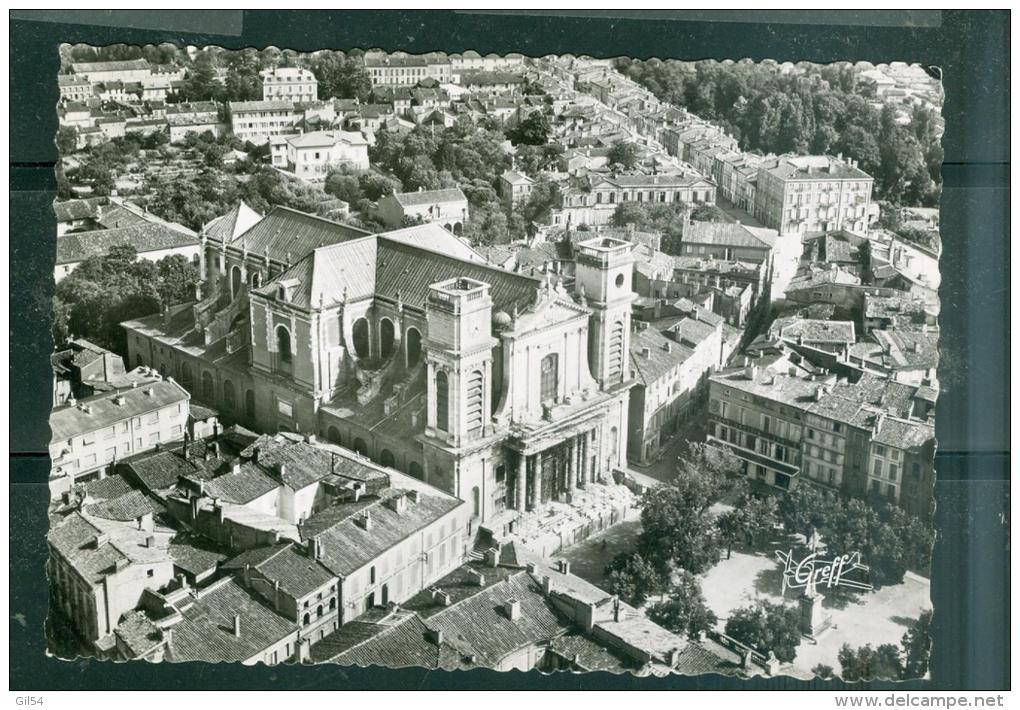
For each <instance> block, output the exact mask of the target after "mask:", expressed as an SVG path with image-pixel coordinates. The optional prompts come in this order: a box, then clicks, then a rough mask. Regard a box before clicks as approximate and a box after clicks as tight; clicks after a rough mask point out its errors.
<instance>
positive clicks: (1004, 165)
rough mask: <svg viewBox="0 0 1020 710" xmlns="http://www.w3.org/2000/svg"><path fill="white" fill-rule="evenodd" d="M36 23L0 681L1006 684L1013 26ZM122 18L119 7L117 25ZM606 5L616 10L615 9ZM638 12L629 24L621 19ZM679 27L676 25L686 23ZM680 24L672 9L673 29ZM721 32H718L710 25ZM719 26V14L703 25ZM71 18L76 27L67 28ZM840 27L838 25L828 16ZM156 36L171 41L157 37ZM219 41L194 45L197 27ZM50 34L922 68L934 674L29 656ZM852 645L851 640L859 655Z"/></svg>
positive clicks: (25, 45)
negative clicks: (930, 262) (937, 354)
mask: <svg viewBox="0 0 1020 710" xmlns="http://www.w3.org/2000/svg"><path fill="white" fill-rule="evenodd" d="M32 12H33V11H18V12H17V13H13V12H12V21H11V24H10V27H11V31H10V62H11V63H10V66H11V74H10V77H11V79H10V85H11V93H10V106H11V123H10V146H11V157H10V160H11V163H10V166H9V170H10V177H11V192H10V196H9V200H10V215H11V217H10V234H11V238H10V244H9V250H10V269H11V281H10V289H11V292H10V299H11V302H10V316H11V337H10V355H11V363H10V382H11V395H10V396H11V400H10V408H9V411H10V422H11V424H10V436H11V452H10V471H11V475H10V483H9V489H10V523H9V524H10V562H9V564H10V585H11V588H10V609H11V611H10V614H11V618H10V629H11V631H10V687H11V689H23V690H75V689H132V690H157V689H234V688H243V689H250V690H259V689H397V688H400V689H488V688H499V689H522V688H525V687H526V688H534V689H605V690H610V689H621V690H623V689H636V688H647V689H730V688H746V689H764V688H772V689H843V688H860V689H864V688H867V689H893V688H897V689H903V690H908V689H916V690H920V689H932V690H934V689H1003V688H1008V687H1009V650H1010V649H1009V628H1010V605H1009V549H1008V547H1009V518H1008V516H1009V474H1008V471H1009V438H1008V435H1009V409H1008V404H1007V403H1008V391H1009V365H1008V358H1009V339H1008V334H1009V321H1008V317H1009V256H1010V253H1009V240H1008V238H1007V235H1008V233H1009V232H1008V229H1009V72H1010V65H1009V14H1008V12H1005V11H1002V12H986V11H945V12H938V11H918V10H915V11H907V12H898V11H859V12H843V11H805V12H801V13H790V12H769V11H766V12H758V13H753V12H752V13H736V12H733V11H723V12H721V13H719V14H716V15H712V13H711V11H698V12H696V13H686V14H685V13H684V12H682V11H675V12H655V13H651V14H648V15H645V16H641V13H639V12H633V11H631V12H621V13H617V17H612V16H610V15H611V14H612V13H606V12H599V13H587V15H588V16H578V15H579V14H583V13H572V14H568V13H537V14H536V13H531V14H530V15H529V14H524V13H517V14H513V13H511V14H506V13H499V14H495V13H494V14H488V13H469V12H448V11H436V12H426V11H418V12H384V11H358V12H285V11H244V12H243V13H242V12H241V11H213V12H210V13H200V12H198V11H188V12H182V11H168V12H142V11H123V12H120V13H119V11H102V12H85V11H75V12H59V11H48V12H45V11H44V12H41V13H39V14H37V15H32V17H33V18H41V21H40V20H37V19H33V20H25V19H19V18H24V17H26V16H29V15H30V13H32ZM118 13H119V14H118ZM619 15H624V17H620V16H619ZM636 16H641V17H642V19H635V17H636ZM685 17H686V19H683V18H685ZM674 18H680V19H674ZM710 20H716V21H710ZM720 20H721V21H720ZM71 22H86V23H90V24H70V23H71ZM842 23H846V24H842ZM160 27H163V28H168V29H158V28H160ZM195 28H202V29H203V30H204V32H207V33H208V32H214V31H215V32H223V33H225V34H203V33H201V32H195V31H193V30H194V29H195ZM61 42H71V43H76V42H84V43H89V44H93V45H104V44H113V43H120V42H123V43H138V44H148V43H159V42H174V43H177V44H194V45H198V46H202V45H207V44H218V45H221V46H224V47H228V48H241V47H246V46H254V47H259V48H262V47H265V46H268V45H275V46H277V47H281V48H284V47H286V48H292V49H295V50H299V51H311V50H315V49H324V48H328V49H339V50H346V49H351V48H355V47H360V48H363V49H369V48H381V49H384V50H388V51H393V50H406V51H409V52H415V53H417V52H427V51H440V50H441V51H446V52H460V51H463V50H466V49H475V50H477V51H479V52H481V53H482V54H487V53H489V52H496V53H499V54H504V53H507V52H513V51H516V52H522V53H524V54H528V55H531V56H540V55H545V54H565V53H573V54H589V55H591V56H594V57H615V56H623V55H626V56H631V57H635V58H649V57H660V58H677V59H688V60H696V59H741V58H745V57H746V58H750V59H754V60H761V59H765V58H771V59H775V60H777V61H794V62H796V61H811V62H831V61H840V60H847V61H858V60H866V61H871V62H874V63H879V62H889V61H908V62H918V63H921V64H923V65H925V66H931V67H939V68H940V69H941V71H942V72H943V82H944V86H945V92H946V103H945V106H944V108H943V115H944V116H945V119H946V132H945V135H944V137H943V145H944V148H945V163H944V165H943V197H942V206H941V207H942V216H941V223H942V239H943V244H944V251H943V255H942V271H943V280H942V288H941V298H942V313H941V319H940V325H941V328H942V335H941V356H942V364H941V365H940V369H939V377H940V380H941V381H942V383H943V390H942V392H941V396H940V399H939V403H938V412H939V414H938V418H937V422H936V433H937V436H938V440H939V444H940V450H939V452H938V455H937V460H936V469H937V471H938V482H937V484H936V498H937V506H938V509H937V513H936V518H935V523H936V528H937V530H938V539H937V541H936V547H935V564H934V569H933V574H932V601H933V605H934V608H935V616H934V624H933V634H934V648H933V652H932V659H931V668H932V673H931V675H932V679H931V680H930V681H918V682H910V683H904V684H893V683H870V684H856V685H848V684H844V683H841V682H838V681H836V682H822V681H813V682H810V683H807V682H801V681H794V680H792V679H789V678H773V679H757V680H754V681H750V682H740V681H735V680H732V679H726V678H721V677H719V676H706V677H693V678H686V677H672V678H658V679H648V678H646V679H636V678H633V677H630V676H623V677H617V676H612V675H609V674H604V673H598V674H586V675H570V674H565V673H560V674H555V675H548V676H543V675H542V674H540V673H538V672H537V671H532V672H530V673H527V674H523V673H519V672H512V673H505V674H500V673H495V672H491V671H485V670H475V671H470V672H456V673H447V672H439V671H426V670H424V669H405V670H390V669H384V668H368V669H361V668H340V667H335V666H306V667H294V666H277V667H272V668H269V667H265V666H257V667H251V668H248V667H242V666H228V665H220V666H212V665H205V664H195V663H189V664H169V663H164V664H161V665H149V664H145V663H141V662H137V663H131V664H117V663H112V662H96V661H92V660H79V661H76V662H66V661H60V660H57V659H55V658H51V657H48V656H47V655H46V652H45V646H46V644H45V635H44V630H43V626H44V622H45V617H46V610H47V582H46V575H45V569H44V565H45V558H46V544H45V534H46V530H47V517H46V504H47V486H46V481H47V472H48V468H49V462H48V459H47V458H46V446H47V443H48V441H49V429H48V427H47V416H48V412H49V406H50V397H49V392H50V389H51V386H52V378H51V371H50V368H49V359H48V355H49V352H50V351H51V349H52V342H51V339H50V332H49V318H50V309H51V298H52V293H53V281H52V274H53V260H54V256H55V239H56V236H55V235H56V229H55V223H54V219H53V213H52V210H51V209H50V207H49V205H50V203H51V202H52V200H53V197H54V194H55V187H56V181H55V178H54V174H53V163H54V160H55V159H56V148H55V146H54V143H53V137H54V135H55V133H56V129H57V116H56V112H55V110H54V106H55V105H56V103H57V99H58V92H57V85H56V80H55V78H54V77H55V75H56V73H57V69H58V66H59V59H58V56H57V46H58V44H59V43H61ZM865 642H866V639H861V640H860V643H861V644H863V643H865Z"/></svg>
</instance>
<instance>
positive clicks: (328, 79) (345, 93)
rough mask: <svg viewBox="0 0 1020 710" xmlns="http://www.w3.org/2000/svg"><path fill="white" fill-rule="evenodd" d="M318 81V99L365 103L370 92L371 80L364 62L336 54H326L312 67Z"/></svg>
mask: <svg viewBox="0 0 1020 710" xmlns="http://www.w3.org/2000/svg"><path fill="white" fill-rule="evenodd" d="M312 71H313V72H314V73H315V78H316V79H318V80H319V98H320V99H322V100H325V99H333V98H336V99H358V100H359V101H367V99H368V95H369V94H370V93H371V92H372V78H371V76H370V75H369V73H368V69H366V68H365V64H364V62H362V61H360V60H358V59H356V58H354V57H344V56H341V55H340V54H339V53H337V52H326V53H324V54H323V56H322V58H321V59H320V60H319V61H318V62H317V63H316V64H314V65H313V66H312Z"/></svg>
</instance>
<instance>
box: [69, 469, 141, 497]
mask: <svg viewBox="0 0 1020 710" xmlns="http://www.w3.org/2000/svg"><path fill="white" fill-rule="evenodd" d="M80 485H82V486H84V488H85V491H86V492H87V493H88V496H89V498H91V499H92V500H97V501H99V500H110V499H112V498H119V497H120V496H122V495H126V494H128V493H131V492H132V491H133V490H134V489H133V488H132V487H131V484H130V483H128V482H127V481H126V480H124V477H123V476H120V475H113V476H106V477H105V478H98V479H93V480H91V481H86V482H84V483H82V484H80Z"/></svg>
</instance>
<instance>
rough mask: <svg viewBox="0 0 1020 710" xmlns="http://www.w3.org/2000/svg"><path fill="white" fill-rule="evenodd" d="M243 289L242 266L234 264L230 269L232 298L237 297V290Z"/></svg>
mask: <svg viewBox="0 0 1020 710" xmlns="http://www.w3.org/2000/svg"><path fill="white" fill-rule="evenodd" d="M240 290H241V267H240V266H236V265H235V266H234V267H233V268H232V269H231V270H230V298H231V299H234V298H237V292H238V291H240Z"/></svg>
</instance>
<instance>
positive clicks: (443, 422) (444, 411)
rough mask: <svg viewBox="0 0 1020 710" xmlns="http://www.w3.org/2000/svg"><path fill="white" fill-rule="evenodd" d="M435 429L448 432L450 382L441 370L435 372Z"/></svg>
mask: <svg viewBox="0 0 1020 710" xmlns="http://www.w3.org/2000/svg"><path fill="white" fill-rule="evenodd" d="M436 428H437V429H439V431H449V430H450V380H449V378H448V377H447V376H446V373H445V372H443V371H442V370H439V371H438V372H436Z"/></svg>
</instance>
